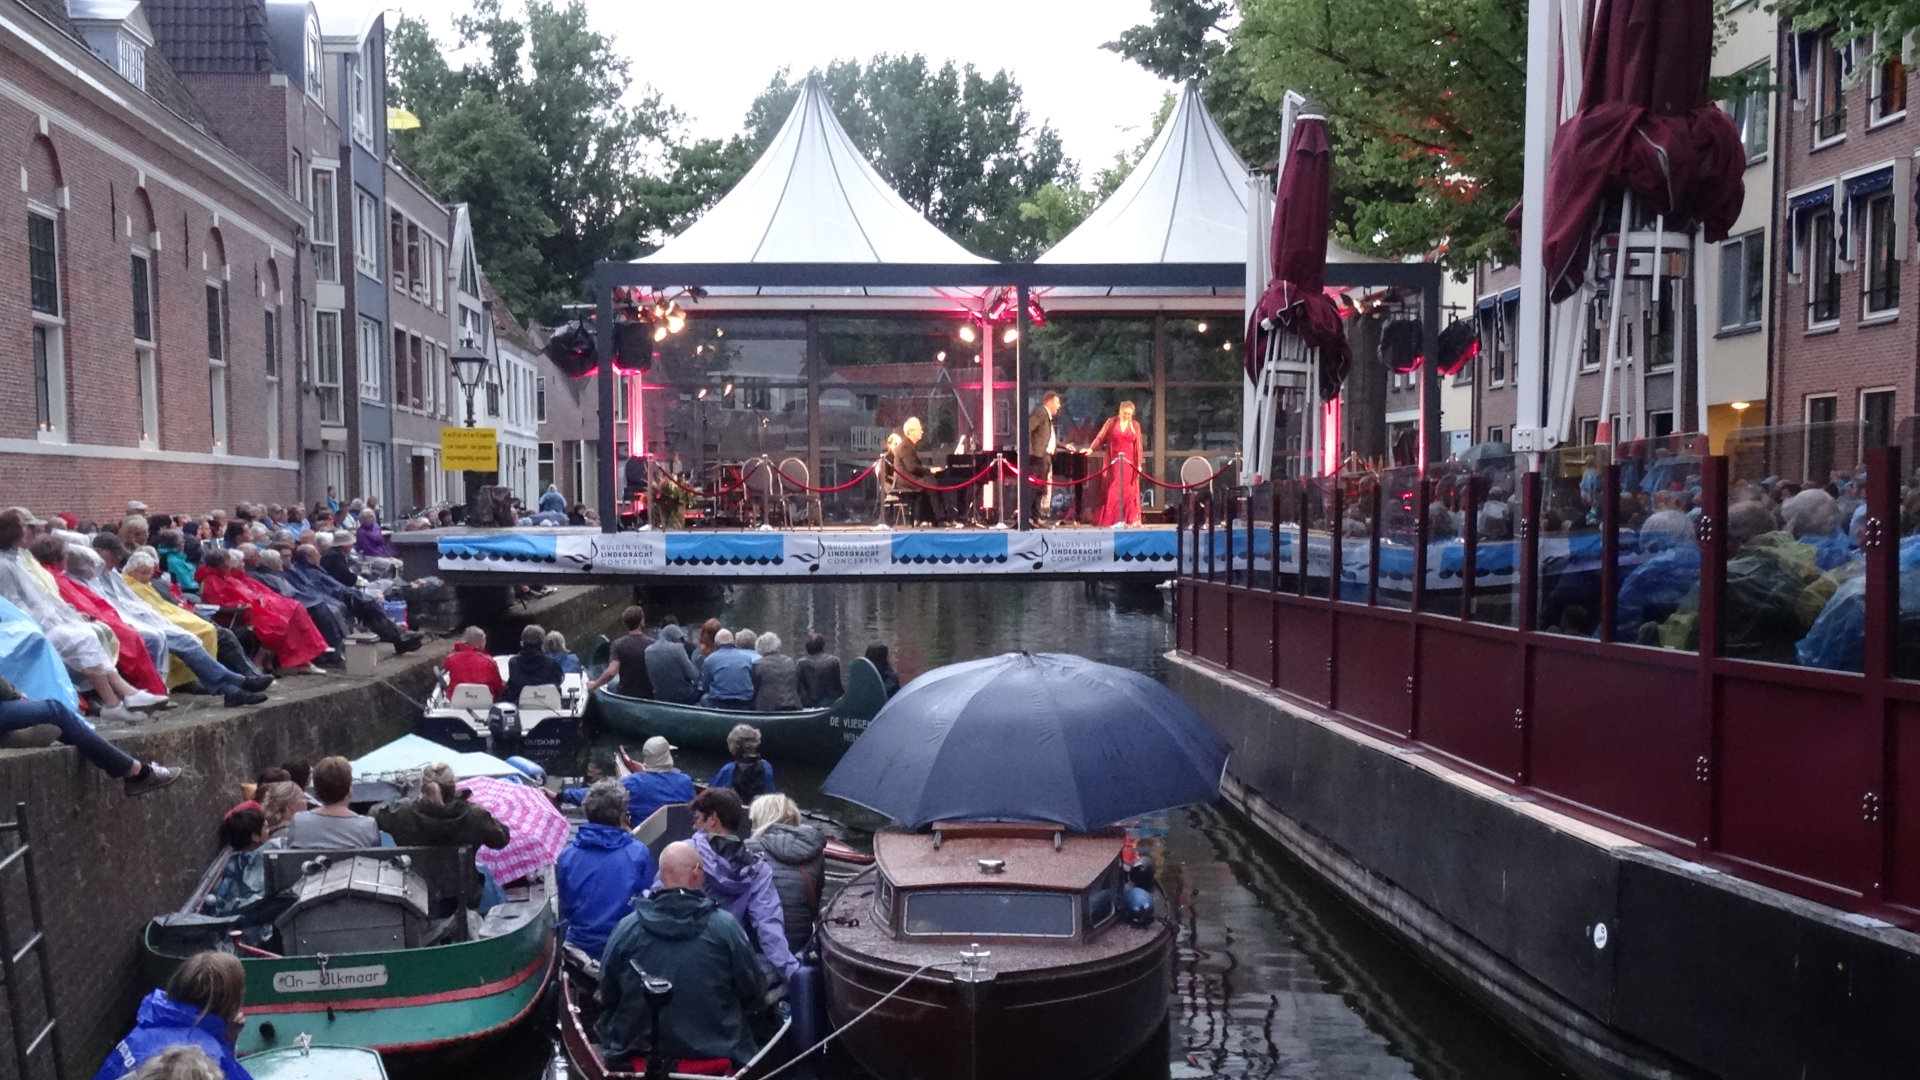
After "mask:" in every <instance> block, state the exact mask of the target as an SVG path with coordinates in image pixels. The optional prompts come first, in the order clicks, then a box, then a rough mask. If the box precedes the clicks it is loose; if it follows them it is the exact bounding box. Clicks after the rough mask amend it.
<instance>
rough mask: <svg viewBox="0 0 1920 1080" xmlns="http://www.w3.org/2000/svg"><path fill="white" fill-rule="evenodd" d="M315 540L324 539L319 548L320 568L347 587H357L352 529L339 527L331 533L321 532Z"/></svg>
mask: <svg viewBox="0 0 1920 1080" xmlns="http://www.w3.org/2000/svg"><path fill="white" fill-rule="evenodd" d="M315 540H316V541H320V540H324V541H325V546H324V547H322V548H321V550H320V569H321V570H322V571H324V572H325V573H326V575H327V576H328V577H330V578H332V579H333V580H335V581H337V582H339V583H340V584H342V585H345V586H346V587H347V588H349V589H358V588H359V587H360V573H359V571H357V570H355V569H354V566H353V530H352V529H349V528H341V529H339V530H336V531H335V532H332V533H322V534H321V535H320V536H319V537H316V538H315Z"/></svg>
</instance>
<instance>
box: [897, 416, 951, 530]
mask: <svg viewBox="0 0 1920 1080" xmlns="http://www.w3.org/2000/svg"><path fill="white" fill-rule="evenodd" d="M897 434H899V436H900V443H899V445H898V446H897V447H895V448H894V451H893V474H894V483H895V487H894V490H895V491H898V492H900V493H901V494H903V495H905V494H907V493H908V492H911V493H912V496H913V506H914V511H913V518H914V520H915V521H930V522H932V523H933V524H934V525H935V526H936V527H937V526H941V525H945V524H946V523H947V521H946V514H945V513H944V512H943V511H942V510H941V508H940V493H939V492H937V491H928V490H927V489H926V488H927V487H930V486H932V484H933V482H934V480H933V470H931V469H929V468H927V467H926V466H925V465H922V464H921V463H920V447H919V442H920V440H921V439H922V438H923V437H925V435H926V429H925V428H923V427H921V426H920V418H919V417H917V416H909V417H907V422H906V423H904V424H901V425H900V430H899V432H898V433H897ZM909 476H910V477H912V478H913V479H914V481H916V482H917V483H909V482H908V481H906V480H904V479H901V478H902V477H909ZM922 485H925V486H922Z"/></svg>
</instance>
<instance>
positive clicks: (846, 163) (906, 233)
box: [637, 75, 990, 264]
mask: <svg viewBox="0 0 1920 1080" xmlns="http://www.w3.org/2000/svg"><path fill="white" fill-rule="evenodd" d="M637 261H639V262H642V263H646V262H660V263H751V262H766V263H786V262H847V263H945V264H951V263H983V262H988V261H990V260H987V259H983V258H981V257H980V256H978V255H975V254H973V253H972V252H970V251H968V250H967V249H965V248H963V247H961V246H960V245H959V244H957V243H955V242H954V241H953V240H952V239H951V238H950V237H948V236H947V235H946V234H945V233H943V232H941V231H940V230H939V229H937V228H935V227H934V225H933V224H932V223H931V222H929V221H928V220H927V219H926V218H924V217H922V216H921V215H920V212H919V211H917V210H915V209H914V208H913V207H912V206H909V205H908V204H907V201H906V200H905V199H902V198H901V197H900V196H899V194H898V193H896V192H895V191H894V190H893V189H892V188H891V187H888V186H887V182H886V181H885V180H883V179H881V178H880V174H879V173H876V172H875V171H874V170H873V166H871V165H869V164H867V161H866V159H865V158H864V157H862V156H861V154H860V152H859V151H858V150H857V149H855V148H854V145H853V140H851V139H850V138H848V137H847V132H846V129H845V128H843V127H841V126H840V122H839V121H838V120H836V119H835V118H834V115H833V111H832V109H831V108H829V106H828V101H827V95H826V91H825V89H824V88H823V87H822V86H821V85H820V80H819V78H818V77H817V76H813V75H809V76H807V80H806V82H805V83H803V84H802V85H801V87H800V99H799V100H798V101H796V102H794V106H793V112H792V113H790V114H789V115H788V116H787V121H786V123H785V124H783V125H781V127H780V131H779V133H778V134H777V135H775V136H774V138H773V143H772V144H771V145H769V146H768V147H767V150H766V153H764V154H762V155H761V156H760V160H759V161H757V162H755V163H754V166H753V168H752V169H749V170H748V171H747V174H746V175H745V176H743V177H741V179H740V182H739V183H738V184H736V185H734V188H733V190H732V191H729V192H727V194H726V196H725V197H724V198H722V199H721V200H720V201H719V202H718V203H716V204H715V205H714V207H713V209H711V210H709V211H707V212H706V214H705V215H703V216H702V217H701V218H700V220H698V221H696V222H694V223H693V224H692V225H690V226H688V227H687V229H686V231H685V232H682V233H681V234H680V235H678V236H676V237H674V238H673V239H671V240H669V241H667V243H666V245H665V246H664V247H662V248H661V249H660V250H659V251H657V252H654V253H653V254H652V255H649V256H646V257H645V258H643V259H639V260H637Z"/></svg>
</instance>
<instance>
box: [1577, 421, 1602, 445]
mask: <svg viewBox="0 0 1920 1080" xmlns="http://www.w3.org/2000/svg"><path fill="white" fill-rule="evenodd" d="M1599 441H1600V418H1599V417H1597V416H1589V417H1586V418H1585V419H1583V420H1581V421H1580V445H1581V446H1592V445H1593V444H1595V443H1597V442H1599Z"/></svg>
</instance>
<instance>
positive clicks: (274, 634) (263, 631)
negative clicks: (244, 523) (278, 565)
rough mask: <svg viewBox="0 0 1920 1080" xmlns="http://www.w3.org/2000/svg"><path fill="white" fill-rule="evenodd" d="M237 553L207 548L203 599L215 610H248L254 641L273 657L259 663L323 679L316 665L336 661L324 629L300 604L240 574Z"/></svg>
mask: <svg viewBox="0 0 1920 1080" xmlns="http://www.w3.org/2000/svg"><path fill="white" fill-rule="evenodd" d="M239 557H240V556H239V554H238V553H237V552H230V551H222V550H221V549H219V548H213V547H210V548H207V549H205V550H204V551H203V552H202V554H201V567H200V572H199V576H200V595H201V596H202V597H203V598H204V599H205V600H206V601H207V602H208V603H210V604H219V605H220V606H222V607H243V608H246V609H247V623H248V625H250V626H251V627H253V634H254V637H256V638H258V639H259V641H260V647H261V649H262V650H264V652H265V653H267V654H270V656H262V657H260V658H259V660H258V661H257V662H260V663H261V664H262V666H267V664H268V663H277V664H278V666H279V667H280V669H281V670H283V671H289V672H291V673H293V674H296V675H318V674H320V673H321V672H320V669H319V668H317V667H315V666H314V663H313V662H314V661H315V660H318V659H320V658H322V657H327V656H334V659H335V660H336V662H337V656H335V655H334V654H331V653H330V651H329V650H328V648H327V641H326V639H325V638H324V637H321V636H320V629H319V628H318V627H316V626H314V625H313V617H312V616H311V615H308V614H307V609H306V608H304V607H302V606H301V605H300V603H299V601H297V600H289V599H287V598H286V597H283V596H279V595H277V594H275V593H274V592H272V591H271V590H269V589H267V588H266V587H265V586H263V585H261V584H260V583H259V582H256V581H254V580H253V579H252V578H249V577H247V575H246V574H244V573H242V572H240V569H239V567H238V565H237V560H238V559H239Z"/></svg>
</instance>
